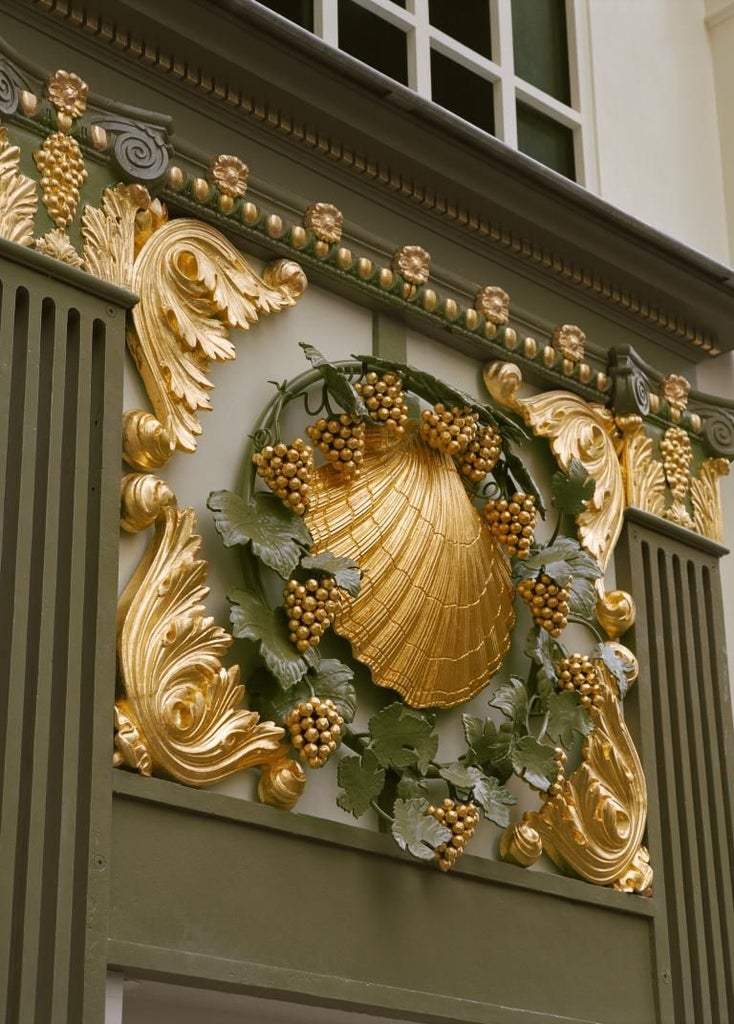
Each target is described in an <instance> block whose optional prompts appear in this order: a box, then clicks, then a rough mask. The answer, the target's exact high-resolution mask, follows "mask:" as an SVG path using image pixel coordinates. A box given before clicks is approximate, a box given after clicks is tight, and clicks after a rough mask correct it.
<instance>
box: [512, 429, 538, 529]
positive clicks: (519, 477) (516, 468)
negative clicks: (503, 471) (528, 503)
mask: <svg viewBox="0 0 734 1024" xmlns="http://www.w3.org/2000/svg"><path fill="white" fill-rule="evenodd" d="M504 459H505V465H506V468H507V472H508V473H509V475H510V476H511V477H512V480H513V484H514V487H515V490H518V491H522V492H523V494H532V496H533V497H534V498H535V507H536V508H537V510H538V512H539V513H540V515H541V516H542V517H543V518H545V505H544V504H543V496H542V494H541V493H540V491H539V490H538V486H537V484H536V483H535V481H534V480H533V478H532V476H531V475H530V473H529V472H528V470H527V468H526V467H525V463H524V462H523V461H522V459H520V458H519V457H518V456H517V455H515V453H514V452H513V451H510V450H509V449H508V448H507V446H506V445H505V452H504Z"/></svg>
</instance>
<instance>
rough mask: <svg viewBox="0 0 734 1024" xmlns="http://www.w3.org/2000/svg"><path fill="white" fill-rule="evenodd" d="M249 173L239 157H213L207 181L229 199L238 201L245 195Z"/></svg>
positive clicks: (226, 155) (223, 155)
mask: <svg viewBox="0 0 734 1024" xmlns="http://www.w3.org/2000/svg"><path fill="white" fill-rule="evenodd" d="M249 173H250V171H249V168H248V166H247V164H245V163H243V161H242V160H240V158H239V157H237V156H230V155H228V154H226V153H222V154H221V155H220V156H217V157H215V158H214V159H213V160H212V162H211V164H210V165H209V180H210V181H211V182H213V183H214V184H215V185H216V186H217V188H218V189H219V191H220V192H221V193H223V194H224V195H225V196H229V197H230V198H231V199H238V198H239V197H240V196H243V195H244V194H245V192H246V191H247V178H248V175H249Z"/></svg>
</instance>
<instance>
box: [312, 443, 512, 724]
mask: <svg viewBox="0 0 734 1024" xmlns="http://www.w3.org/2000/svg"><path fill="white" fill-rule="evenodd" d="M305 521H306V525H307V526H308V528H309V530H310V531H311V534H312V535H313V538H314V551H316V552H318V551H325V550H328V551H329V552H331V553H332V554H334V555H336V556H347V557H351V558H354V559H355V560H356V562H357V564H358V565H359V568H360V570H361V572H362V585H361V590H360V593H359V596H358V597H357V598H356V599H355V600H353V601H351V602H349V603H347V604H344V605H342V606H340V607H339V609H338V610H337V612H336V614H335V616H334V625H333V628H334V630H335V631H336V632H337V633H339V634H340V635H341V636H343V637H345V638H346V639H347V640H349V642H350V643H351V644H352V649H353V651H354V654H355V656H356V657H357V658H358V659H359V660H360V661H363V662H364V663H365V664H367V665H368V666H369V667H370V670H371V672H372V678H373V680H374V682H375V683H376V684H377V685H378V686H384V687H389V688H391V689H394V690H396V691H397V692H398V693H399V694H400V695H401V696H402V697H403V699H404V700H405V701H406V703H408V704H409V705H411V706H413V707H436V706H438V707H451V706H454V705H456V704H460V703H463V702H464V701H466V700H469V699H470V698H471V697H473V696H474V695H475V694H476V693H478V692H479V691H480V690H481V689H482V688H483V687H484V686H485V685H486V684H487V682H488V681H489V679H490V678H491V676H492V675H493V674H494V673H495V672H496V671H497V669H498V668H499V667H500V665H501V663H502V660H503V658H504V656H505V654H506V653H507V650H508V648H509V645H510V633H511V630H512V627H513V625H514V621H515V613H514V609H513V599H514V590H513V587H512V583H511V581H510V572H509V566H508V564H507V561H506V559H505V556H504V555H503V554H502V551H501V549H500V546H499V544H498V543H497V541H496V540H495V539H494V538H493V537H492V535H491V533H490V531H489V529H488V527H487V525H486V524H485V523H484V522H483V520H482V518H481V517H480V515H479V513H478V512H477V510H476V508H475V507H474V504H473V502H472V500H471V499H470V497H469V496H468V494H467V492H466V489H465V487H464V484H463V483H462V479H461V475H460V473H459V470H458V468H457V466H456V463H455V462H454V460H453V459H452V458H450V456H449V455H447V454H445V453H444V452H442V451H440V450H438V449H433V448H431V447H429V446H428V445H427V444H426V443H425V442H424V441H423V439H422V438H421V436H420V433H419V432H418V431H417V430H415V429H413V430H410V431H409V432H408V433H407V434H406V436H405V438H403V439H402V440H400V441H397V442H390V440H389V438H387V437H386V435H385V432H384V431H382V430H380V429H379V428H378V427H368V428H367V429H366V431H365V450H364V460H363V462H362V467H361V472H360V475H359V477H358V478H356V479H354V480H351V481H349V483H348V484H343V485H342V484H341V483H340V482H339V481H338V480H335V478H334V475H333V474H332V472H331V471H330V469H329V467H328V466H322V467H319V468H318V469H316V470H315V472H314V474H313V477H312V481H311V490H310V504H309V508H308V510H307V513H306V517H305Z"/></svg>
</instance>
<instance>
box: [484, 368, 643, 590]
mask: <svg viewBox="0 0 734 1024" xmlns="http://www.w3.org/2000/svg"><path fill="white" fill-rule="evenodd" d="M484 380H485V383H486V385H487V389H488V390H489V393H490V394H491V395H492V397H493V398H494V399H495V400H496V401H498V402H500V403H501V404H503V405H505V406H507V407H509V408H511V409H514V410H516V411H517V412H519V413H520V414H521V415H522V417H523V419H524V420H525V422H526V423H527V424H528V426H529V427H531V428H532V430H533V433H534V434H535V435H536V436H537V437H547V438H548V440H549V441H550V445H551V449H552V450H553V454H554V455H555V456H556V459H557V460H558V464H559V466H560V467H561V469H563V470H564V471H565V470H568V468H569V466H570V465H571V460H572V459H578V461H579V462H580V463H581V465H582V466H583V467H584V469H585V470H586V472H587V473H588V475H589V476H590V477H591V478H592V479H593V480H594V483H595V485H596V486H595V489H594V494H593V496H592V497H591V498H590V500H589V501H588V503H587V507H586V509H585V510H584V511H583V512H581V513H579V515H577V516H576V523H577V525H578V531H579V539H580V540H581V543H582V544H583V545H584V547H585V548H586V550H587V551H589V552H590V553H591V554H592V555H593V556H594V558H596V560H597V562H598V563H599V566H600V568H601V569H602V570H604V569H606V567H607V565H608V563H609V558H610V556H611V554H612V551H613V550H614V546H615V544H616V543H617V540H618V538H619V534H620V531H621V529H622V519H623V514H624V485H623V481H622V473H621V470H620V466H619V460H618V458H617V451H616V448H615V443H614V439H615V424H614V419H613V417H612V415H611V413H610V412H609V411H608V410H607V409H605V408H604V406H601V405H595V404H591V403H589V402H586V401H584V399H583V398H579V397H578V395H574V394H572V393H571V392H569V391H548V392H546V393H545V394H542V395H534V396H532V397H531V398H519V397H518V395H517V391H518V388H519V387H520V384H521V383H522V376H521V374H520V371H519V369H518V368H517V367H516V366H514V365H513V364H511V363H492V364H491V365H490V366H488V367H487V369H486V370H485V374H484Z"/></svg>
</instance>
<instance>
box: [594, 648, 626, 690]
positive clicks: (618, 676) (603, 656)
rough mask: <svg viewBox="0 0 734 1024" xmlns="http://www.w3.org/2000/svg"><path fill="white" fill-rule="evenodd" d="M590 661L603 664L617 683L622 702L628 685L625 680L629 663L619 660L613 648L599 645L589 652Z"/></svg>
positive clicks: (622, 659)
mask: <svg viewBox="0 0 734 1024" xmlns="http://www.w3.org/2000/svg"><path fill="white" fill-rule="evenodd" d="M591 659H592V661H594V660H601V661H603V662H604V664H605V665H606V667H607V668H608V669H609V671H610V672H611V673H612V675H613V676H614V679H615V681H616V683H617V689H618V691H619V698H620V700H624V698H625V696H626V695H627V688H628V685H629V683H628V679H627V671H628V669H629V663H628V662H627V661H626V660H625V659H624V658H620V656H619V655H618V654H617V652H616V651H615V650H614V648H613V647H610V646H609V644H599V645H598V646H597V647H595V648H594V650H593V651H592V652H591Z"/></svg>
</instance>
